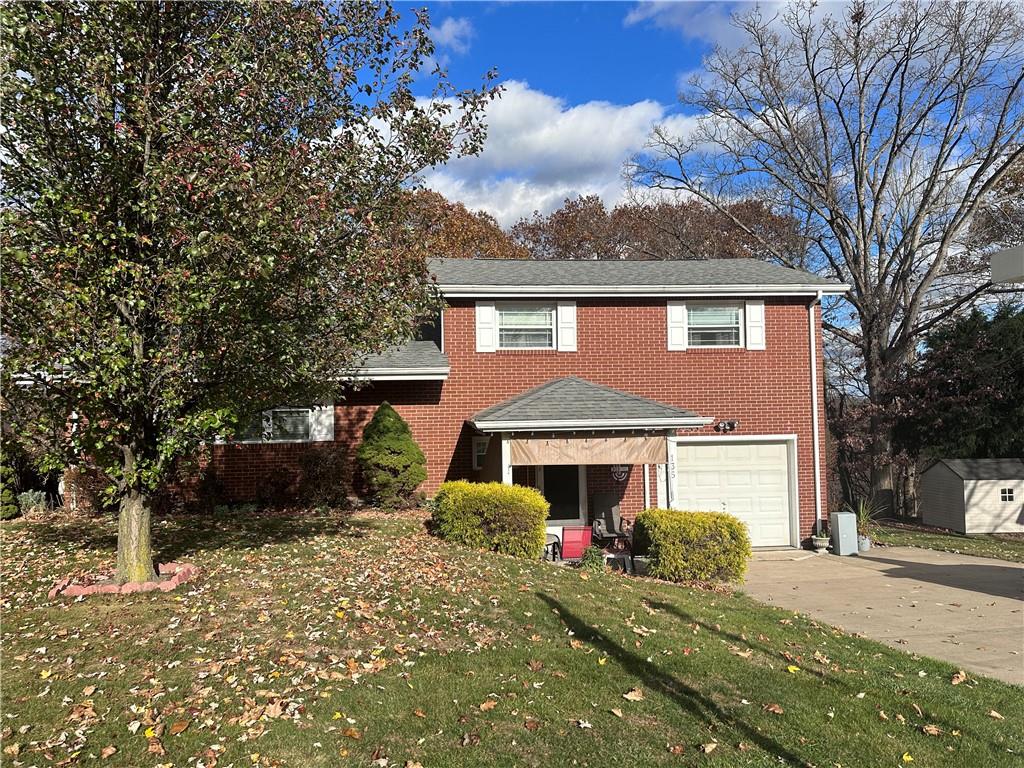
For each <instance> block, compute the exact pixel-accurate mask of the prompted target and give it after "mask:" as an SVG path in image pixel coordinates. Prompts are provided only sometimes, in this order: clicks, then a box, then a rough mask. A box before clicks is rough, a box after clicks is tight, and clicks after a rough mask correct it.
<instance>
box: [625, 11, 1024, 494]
mask: <svg viewBox="0 0 1024 768" xmlns="http://www.w3.org/2000/svg"><path fill="white" fill-rule="evenodd" d="M734 23H735V25H736V27H737V29H738V34H739V35H740V36H741V37H742V43H741V44H740V45H739V46H738V47H737V48H735V49H725V48H720V49H717V50H715V51H714V52H713V53H712V54H711V55H710V56H708V57H707V58H706V59H705V62H704V70H705V73H706V75H703V76H699V77H695V78H694V79H693V80H692V81H691V83H690V86H689V87H688V88H687V89H686V90H685V91H684V93H683V95H682V97H681V98H682V101H683V103H684V105H685V106H687V107H688V108H690V109H692V110H695V111H696V112H697V113H698V114H699V115H700V117H699V118H698V120H697V124H696V127H695V129H694V130H693V131H692V132H691V133H690V134H688V135H686V136H677V135H674V134H673V133H671V132H670V131H668V130H667V129H666V128H664V127H659V128H656V129H655V131H654V132H653V134H652V136H651V139H650V142H649V147H648V150H647V151H646V152H644V153H643V154H642V155H640V156H638V157H637V158H635V160H634V161H633V162H632V163H631V165H630V168H629V173H630V175H631V176H632V178H633V179H634V181H635V182H636V183H637V184H639V185H641V186H645V187H648V188H651V189H656V190H659V191H662V192H664V191H665V190H671V191H673V192H675V193H680V194H686V195H691V196H694V197H696V198H697V199H700V200H702V201H704V202H706V203H708V204H709V205H712V206H713V207H715V208H716V209H717V210H718V211H720V212H722V213H723V214H725V215H727V216H729V206H730V205H731V204H732V203H733V202H734V201H735V200H736V199H737V198H738V197H748V196H751V195H753V196H754V197H756V198H757V199H762V200H772V201H775V204H776V206H777V208H778V209H779V210H781V211H784V212H791V213H794V214H795V215H796V218H797V220H799V221H801V223H802V225H803V226H804V227H805V230H806V234H807V236H808V237H809V239H810V243H811V247H812V254H813V257H814V259H813V261H814V263H815V264H816V266H817V267H819V268H820V271H821V272H822V273H823V274H826V275H829V276H832V277H835V278H838V279H839V280H841V281H843V282H847V283H850V284H851V285H852V289H851V291H850V294H849V296H848V297H847V300H846V302H842V303H839V304H838V305H837V306H835V307H834V308H833V309H834V311H833V312H830V313H829V316H828V317H827V318H826V328H827V330H828V331H829V333H830V334H831V337H832V339H833V341H836V342H838V343H839V344H841V345H845V346H847V347H849V348H850V349H851V350H852V351H854V352H855V353H856V357H857V358H858V361H859V362H857V363H856V364H855V365H853V366H852V367H851V369H850V370H851V373H852V374H853V375H854V376H856V377H858V378H863V380H864V382H865V386H866V394H867V397H868V399H869V400H870V402H871V404H872V405H873V406H874V410H873V414H872V419H873V423H872V424H871V429H870V431H871V434H872V435H873V439H872V443H871V445H870V448H869V452H870V454H871V457H872V461H871V465H872V472H873V478H872V487H873V490H874V493H875V495H876V496H878V497H879V501H880V502H881V503H883V504H887V501H888V500H887V498H886V497H887V496H888V495H889V494H891V492H892V488H893V477H892V472H891V438H892V433H891V417H890V416H889V415H887V411H888V410H889V408H890V406H891V404H892V402H893V400H894V398H895V397H896V396H897V395H898V393H897V392H895V391H894V390H893V385H894V383H895V382H898V381H900V380H901V379H902V378H903V372H904V371H905V370H906V367H907V366H908V365H909V364H910V363H911V362H912V361H913V358H914V355H915V353H916V350H917V348H918V346H919V344H920V342H921V340H922V338H923V337H924V335H925V334H926V333H927V332H928V331H929V330H930V329H931V328H933V327H935V326H936V325H937V324H939V323H941V322H943V320H945V319H947V318H950V317H952V316H954V315H955V314H957V313H958V312H959V311H960V310H961V309H962V308H963V307H965V306H969V305H970V304H971V303H972V302H973V301H974V300H975V299H976V298H977V297H979V296H981V295H983V294H985V293H986V292H988V291H989V290H990V288H989V285H988V272H987V266H988V265H987V260H986V259H984V258H981V257H979V255H978V254H974V253H972V251H971V250H970V249H969V248H967V245H968V244H969V243H968V242H966V241H969V240H970V237H971V225H972V222H973V221H974V219H975V217H976V215H977V214H978V212H979V210H980V209H981V207H982V206H983V205H984V202H985V201H986V199H987V198H988V196H989V193H990V192H991V191H992V190H993V189H994V188H996V187H997V185H999V184H1000V182H1001V181H1002V180H1003V179H1004V178H1005V177H1006V176H1007V175H1008V173H1009V172H1010V171H1011V169H1012V168H1013V167H1014V163H1015V162H1017V161H1019V160H1020V159H1022V158H1024V12H1022V10H1021V5H1020V3H1016V2H999V1H996V2H990V3H960V2H955V0H936V1H935V2H927V3H917V2H904V1H903V0H889V1H883V2H879V3H869V2H864V1H863V0H857V1H856V2H852V3H850V4H848V5H844V6H842V10H841V11H834V10H832V8H823V7H819V5H818V4H817V3H813V2H797V3H794V4H793V5H790V6H788V7H787V8H786V9H785V10H784V11H783V12H782V13H781V14H780V15H779V16H776V17H768V16H765V15H763V14H762V12H761V11H760V10H759V9H756V8H755V9H753V10H751V11H750V12H747V13H744V14H742V15H740V16H737V17H736V18H735V19H734ZM730 218H732V220H733V221H734V223H735V224H736V225H737V226H738V227H740V228H743V229H746V230H747V231H748V233H749V234H750V235H751V236H753V237H756V238H758V239H759V240H760V242H761V243H762V247H764V248H765V249H766V250H767V251H768V252H770V253H773V254H774V255H775V256H776V258H778V259H779V260H780V261H782V262H783V263H785V262H786V261H787V259H788V257H787V255H786V254H785V253H784V252H783V251H782V250H781V249H779V248H778V247H777V246H776V245H775V244H774V243H773V242H772V241H771V240H770V239H769V238H765V237H763V236H762V235H760V234H759V233H757V232H756V231H755V230H753V229H750V228H749V227H746V225H745V224H744V223H743V221H742V220H741V219H740V218H739V217H736V216H731V217H730Z"/></svg>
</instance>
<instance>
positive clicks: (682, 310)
mask: <svg viewBox="0 0 1024 768" xmlns="http://www.w3.org/2000/svg"><path fill="white" fill-rule="evenodd" d="M667 314H668V348H669V349H686V346H687V344H686V302H685V301H670V302H668V313H667Z"/></svg>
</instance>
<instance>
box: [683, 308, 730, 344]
mask: <svg viewBox="0 0 1024 768" xmlns="http://www.w3.org/2000/svg"><path fill="white" fill-rule="evenodd" d="M686 329H687V344H688V346H691V347H740V346H743V305H742V304H739V303H721V304H720V303H714V304H702V303H698V302H690V303H688V304H687V305H686Z"/></svg>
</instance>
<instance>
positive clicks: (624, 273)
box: [430, 259, 842, 290]
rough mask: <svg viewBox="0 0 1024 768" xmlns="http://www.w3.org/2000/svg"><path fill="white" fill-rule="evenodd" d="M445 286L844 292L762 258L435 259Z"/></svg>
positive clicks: (828, 282)
mask: <svg viewBox="0 0 1024 768" xmlns="http://www.w3.org/2000/svg"><path fill="white" fill-rule="evenodd" d="M430 269H431V271H432V273H433V274H434V276H435V277H436V278H437V282H438V284H439V285H440V286H442V288H443V287H445V286H450V287H456V286H495V287H497V286H508V287H511V286H523V287H527V286H586V287H590V288H595V287H607V288H617V289H621V288H624V287H630V286H632V287H638V288H640V287H646V288H654V287H665V286H670V287H678V288H685V287H693V286H733V285H736V286H755V285H765V286H778V287H780V288H781V287H786V286H812V287H816V288H817V287H820V288H823V289H829V288H831V289H834V290H838V289H841V288H842V286H841V285H840V284H839V283H836V282H834V281H832V280H826V279H825V278H822V277H818V276H817V275H812V274H811V273H810V272H803V271H801V270H797V269H789V268H787V267H780V266H778V265H777V264H769V263H768V262H765V261H760V260H757V259H709V260H704V261H696V260H686V261H683V260H678V261H590V260H588V261H567V260H552V261H536V260H514V259H431V260H430Z"/></svg>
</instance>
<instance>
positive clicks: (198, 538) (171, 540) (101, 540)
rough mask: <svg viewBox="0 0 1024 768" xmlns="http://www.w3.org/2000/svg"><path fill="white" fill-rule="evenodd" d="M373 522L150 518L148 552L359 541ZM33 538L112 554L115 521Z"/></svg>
mask: <svg viewBox="0 0 1024 768" xmlns="http://www.w3.org/2000/svg"><path fill="white" fill-rule="evenodd" d="M371 528H373V523H372V521H367V520H354V519H352V515H351V514H350V513H348V512H338V511H332V512H301V513H297V512H294V511H282V510H272V509H259V510H256V511H254V512H249V513H246V512H240V511H237V510H229V511H226V512H213V513H209V514H182V513H175V514H167V515H159V516H154V518H153V550H154V555H155V557H156V560H157V561H158V562H162V563H166V562H173V561H176V560H178V559H180V558H184V557H189V556H192V555H194V554H196V553H198V552H210V551H215V550H219V549H230V550H242V549H256V548H259V547H261V546H264V545H267V544H286V543H289V542H295V541H302V540H304V539H310V538H313V537H315V536H341V537H345V538H362V537H364V536H365V535H366V531H367V530H368V529H371ZM29 530H30V532H31V535H32V536H33V538H34V539H35V540H36V541H38V542H40V543H42V544H66V543H68V542H74V543H76V544H77V545H78V547H79V548H81V549H89V550H95V551H99V552H103V551H107V552H109V553H111V554H113V553H114V552H116V551H117V521H116V518H110V517H105V518H100V519H97V518H91V519H90V518H63V519H58V520H46V521H39V522H33V523H31V524H30V526H29Z"/></svg>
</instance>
